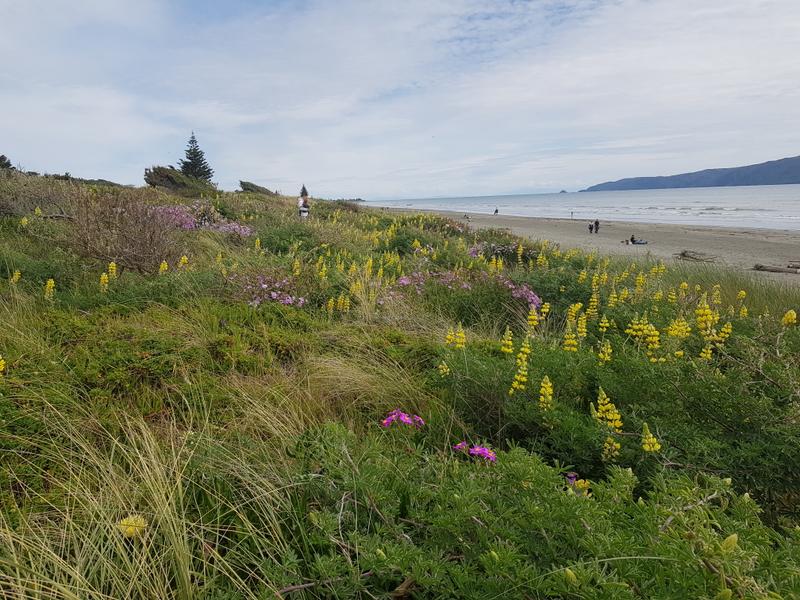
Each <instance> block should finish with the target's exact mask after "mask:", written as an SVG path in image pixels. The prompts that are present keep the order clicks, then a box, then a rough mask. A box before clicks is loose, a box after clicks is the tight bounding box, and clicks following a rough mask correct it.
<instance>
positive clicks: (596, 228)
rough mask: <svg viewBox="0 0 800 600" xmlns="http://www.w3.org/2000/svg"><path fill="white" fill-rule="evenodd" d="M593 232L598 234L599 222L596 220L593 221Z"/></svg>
mask: <svg viewBox="0 0 800 600" xmlns="http://www.w3.org/2000/svg"><path fill="white" fill-rule="evenodd" d="M594 232H595V233H600V221H599V220H598V219H595V220H594Z"/></svg>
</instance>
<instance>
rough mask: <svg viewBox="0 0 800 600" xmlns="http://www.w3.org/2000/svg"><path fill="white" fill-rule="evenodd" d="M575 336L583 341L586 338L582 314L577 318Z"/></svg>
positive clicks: (584, 318)
mask: <svg viewBox="0 0 800 600" xmlns="http://www.w3.org/2000/svg"><path fill="white" fill-rule="evenodd" d="M577 334H578V338H579V339H584V338H585V337H586V334H587V332H586V313H582V314H581V315H580V316H579V317H578V325H577Z"/></svg>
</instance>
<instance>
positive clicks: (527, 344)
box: [517, 336, 531, 367]
mask: <svg viewBox="0 0 800 600" xmlns="http://www.w3.org/2000/svg"><path fill="white" fill-rule="evenodd" d="M530 353H531V340H530V338H529V337H528V336H525V339H524V340H522V346H520V348H519V353H518V354H517V366H518V367H521V366H522V365H527V364H528V356H529V355H530Z"/></svg>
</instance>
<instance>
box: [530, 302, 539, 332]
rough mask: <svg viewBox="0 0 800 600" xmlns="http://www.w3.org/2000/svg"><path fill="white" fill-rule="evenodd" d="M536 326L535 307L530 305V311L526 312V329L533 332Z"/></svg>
mask: <svg viewBox="0 0 800 600" xmlns="http://www.w3.org/2000/svg"><path fill="white" fill-rule="evenodd" d="M537 325H539V315H538V313H537V312H536V307H535V306H533V305H531V309H530V310H529V311H528V327H529V328H530V330H531V331H533V330H534V329H536V326H537Z"/></svg>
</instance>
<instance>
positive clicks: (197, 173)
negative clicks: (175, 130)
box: [180, 131, 214, 182]
mask: <svg viewBox="0 0 800 600" xmlns="http://www.w3.org/2000/svg"><path fill="white" fill-rule="evenodd" d="M180 166H181V173H183V174H184V175H189V176H190V177H196V178H197V179H202V180H203V181H208V182H210V181H211V178H212V177H213V176H214V169H212V168H211V167H210V166H209V164H208V162H207V161H206V156H205V154H204V153H203V151H202V150H200V145H199V144H198V143H197V138H196V137H195V136H194V131H193V132H192V137H190V138H189V144H188V145H187V146H186V159H185V160H181V161H180Z"/></svg>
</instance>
